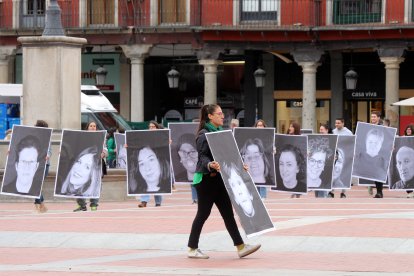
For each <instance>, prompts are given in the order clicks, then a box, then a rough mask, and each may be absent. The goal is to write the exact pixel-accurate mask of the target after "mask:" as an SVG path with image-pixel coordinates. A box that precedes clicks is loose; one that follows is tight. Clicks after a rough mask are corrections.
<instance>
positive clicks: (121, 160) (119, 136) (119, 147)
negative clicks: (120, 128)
mask: <svg viewBox="0 0 414 276" xmlns="http://www.w3.org/2000/svg"><path fill="white" fill-rule="evenodd" d="M114 137H115V148H116V168H117V169H126V167H127V164H126V162H127V155H126V148H125V134H123V133H114Z"/></svg>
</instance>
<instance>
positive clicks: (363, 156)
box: [352, 122, 397, 183]
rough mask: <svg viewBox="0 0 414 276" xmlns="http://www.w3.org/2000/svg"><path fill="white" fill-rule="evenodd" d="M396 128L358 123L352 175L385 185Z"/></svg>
mask: <svg viewBox="0 0 414 276" xmlns="http://www.w3.org/2000/svg"><path fill="white" fill-rule="evenodd" d="M396 132H397V129H396V128H392V127H385V126H381V125H373V124H368V123H362V122H358V124H357V128H356V132H355V136H356V140H355V156H354V166H353V169H352V175H353V176H355V177H359V178H365V179H368V180H373V181H378V182H383V183H385V182H386V180H387V172H388V167H389V165H390V161H391V155H392V151H393V148H394V140H395V134H396Z"/></svg>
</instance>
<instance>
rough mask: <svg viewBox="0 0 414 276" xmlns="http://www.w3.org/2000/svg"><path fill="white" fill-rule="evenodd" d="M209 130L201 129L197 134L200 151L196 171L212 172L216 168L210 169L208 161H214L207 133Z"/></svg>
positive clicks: (198, 149)
mask: <svg viewBox="0 0 414 276" xmlns="http://www.w3.org/2000/svg"><path fill="white" fill-rule="evenodd" d="M207 132H208V131H207V130H206V129H202V130H200V132H199V133H198V134H197V138H196V145H197V151H198V161H197V167H196V172H201V173H210V172H213V171H214V170H213V169H211V170H209V168H208V163H210V162H212V161H214V159H213V155H212V154H211V151H210V147H209V146H208V142H207V138H206V133H207Z"/></svg>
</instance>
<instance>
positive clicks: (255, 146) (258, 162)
mask: <svg viewBox="0 0 414 276" xmlns="http://www.w3.org/2000/svg"><path fill="white" fill-rule="evenodd" d="M233 134H234V138H235V139H236V143H237V146H238V148H239V151H240V155H241V157H242V160H243V162H244V163H245V164H246V165H247V166H248V167H249V173H250V175H251V176H252V178H253V181H254V183H255V184H256V186H265V187H266V186H267V187H270V186H274V187H276V182H275V179H276V175H275V159H274V145H275V129H274V128H255V127H242V128H241V127H236V128H234V130H233Z"/></svg>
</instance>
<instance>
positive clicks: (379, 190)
mask: <svg viewBox="0 0 414 276" xmlns="http://www.w3.org/2000/svg"><path fill="white" fill-rule="evenodd" d="M383 186H384V183H382V182H377V181H375V188H377V194H382V187H383Z"/></svg>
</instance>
